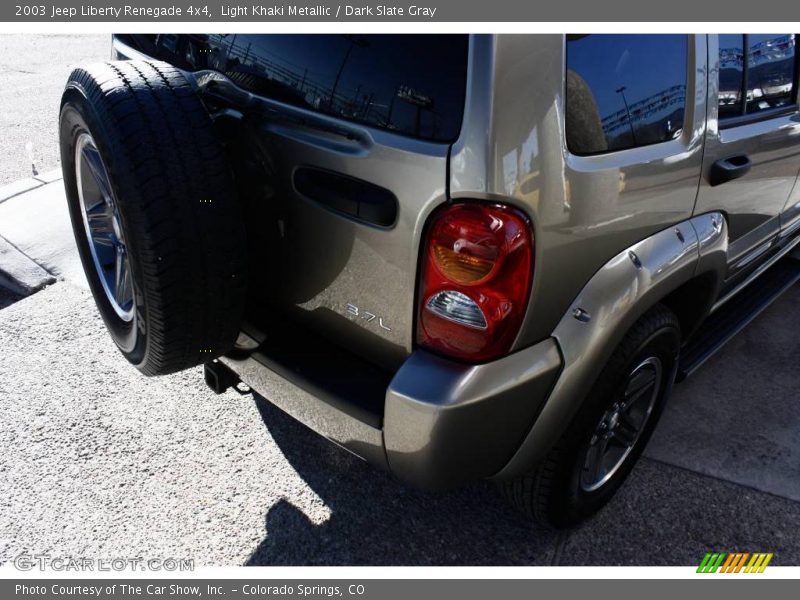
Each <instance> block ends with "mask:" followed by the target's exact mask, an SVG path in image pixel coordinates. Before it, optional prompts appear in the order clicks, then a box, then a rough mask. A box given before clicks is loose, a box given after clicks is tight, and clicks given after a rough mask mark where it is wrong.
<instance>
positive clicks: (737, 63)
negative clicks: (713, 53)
mask: <svg viewBox="0 0 800 600" xmlns="http://www.w3.org/2000/svg"><path fill="white" fill-rule="evenodd" d="M743 82H744V36H743V35H731V34H724V35H720V36H719V96H718V98H719V118H720V119H724V118H726V117H732V116H737V115H741V114H742V87H743V85H744V83H743Z"/></svg>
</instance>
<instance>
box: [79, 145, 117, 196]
mask: <svg viewBox="0 0 800 600" xmlns="http://www.w3.org/2000/svg"><path fill="white" fill-rule="evenodd" d="M83 159H84V161H85V162H86V166H87V167H89V171H90V172H91V173H92V177H93V178H94V180H95V183H97V187H98V188H99V190H100V194H101V195H102V196H103V198H110V197H111V190H110V188H109V185H108V176H107V175H106V170H105V168H104V167H103V161H102V160H101V158H100V153H99V152H98V151H97V148H95V147H94V146H89V145H87V146H85V147H84V148H83Z"/></svg>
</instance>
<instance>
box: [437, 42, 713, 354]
mask: <svg viewBox="0 0 800 600" xmlns="http://www.w3.org/2000/svg"><path fill="white" fill-rule="evenodd" d="M706 56H707V53H706V38H705V36H689V44H688V61H689V64H688V65H687V73H688V81H687V93H686V98H687V106H686V111H685V121H684V126H683V131H682V133H681V134H680V136H679V137H678V138H676V139H674V140H671V141H668V142H663V143H660V144H654V145H650V146H643V147H639V148H632V149H629V150H622V151H617V152H609V153H607V154H601V155H597V156H576V155H573V154H571V153H570V152H569V150H568V149H567V147H566V141H565V140H566V137H565V132H564V127H565V123H564V114H565V105H564V102H565V99H564V94H565V76H564V74H565V68H566V46H565V37H564V36H561V35H500V36H497V37H484V36H476V37H474V38H473V40H472V52H471V69H470V78H469V82H468V93H467V105H466V114H465V125H464V127H463V128H462V133H461V137H460V139H459V140H458V141H457V142H456V144H455V145H454V148H453V151H452V159H451V175H450V193H451V196H452V197H453V198H454V199H456V198H480V199H486V200H496V201H502V202H508V203H510V204H513V205H516V206H518V207H519V208H521V209H523V210H524V211H526V212H527V213H528V214H529V215H530V217H531V219H532V221H533V227H534V236H535V249H536V255H535V266H534V280H533V288H532V292H531V301H530V304H529V307H528V312H527V315H526V319H525V321H524V323H523V327H522V329H521V331H520V334H519V336H518V338H517V341H516V348H522V347H525V346H528V345H530V344H532V343H534V342H536V341H538V340H540V339H542V338H544V337H546V336H548V335H550V334H551V333H552V331H553V329H554V328H555V326H556V324H557V323H558V322H559V320H560V319H561V317H562V316H563V314H564V312H565V311H566V310H567V309H568V307H569V305H570V303H571V302H572V300H573V299H574V298H575V296H576V295H577V294H578V292H579V291H580V290H581V288H582V287H583V286H584V284H585V283H586V282H587V281H588V280H589V279H590V278H591V276H592V275H593V274H594V273H595V272H596V271H597V270H598V269H599V268H600V267H601V266H602V265H604V264H605V263H606V262H607V261H608V260H609V259H611V258H612V257H613V256H614V255H616V254H617V253H618V252H620V251H621V250H622V249H624V248H626V247H628V246H630V245H632V244H634V243H636V242H638V241H639V240H642V239H644V238H646V237H647V236H649V235H651V234H653V233H655V232H657V231H659V230H662V229H664V228H666V227H668V226H670V225H672V224H675V223H677V222H680V221H682V220H685V219H687V218H689V217H690V216H691V215H692V213H693V210H694V204H695V199H696V195H697V189H698V185H699V179H700V173H701V162H702V148H703V138H704V134H705V114H706V79H707V77H706Z"/></svg>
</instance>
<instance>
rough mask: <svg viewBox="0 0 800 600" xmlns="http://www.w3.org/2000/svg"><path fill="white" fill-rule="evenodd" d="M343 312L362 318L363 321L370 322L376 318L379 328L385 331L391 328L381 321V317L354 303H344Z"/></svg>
mask: <svg viewBox="0 0 800 600" xmlns="http://www.w3.org/2000/svg"><path fill="white" fill-rule="evenodd" d="M345 312H346V313H347V314H348V315H349V316H351V317H355V318H357V319H364V320H365V321H367V323H371V322H372V321H374V320H375V319H377V320H378V327H380V328H381V329H385V330H386V331H391V330H392V328H391V327H389V326H388V325H386V324H385V323H384V322H383V317H379V316H378V315H376V314H374V313H371V312H369V311H368V310H361V309H360V308H358V307H357V306H356V305H355V304H346V305H345Z"/></svg>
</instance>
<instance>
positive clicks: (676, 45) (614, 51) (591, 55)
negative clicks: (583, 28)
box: [566, 35, 688, 154]
mask: <svg viewBox="0 0 800 600" xmlns="http://www.w3.org/2000/svg"><path fill="white" fill-rule="evenodd" d="M687 60H688V58H687V37H686V36H685V35H581V36H568V38H567V67H568V72H567V91H566V94H567V115H566V116H567V141H568V144H569V147H570V150H571V151H572V152H575V153H578V154H593V153H597V152H605V151H611V150H621V149H624V148H631V147H634V146H644V145H647V144H655V143H658V142H663V141H665V140H670V139H673V138H675V137H677V136H678V135H679V133H680V131H681V129H682V127H683V116H684V110H685V106H686V67H687Z"/></svg>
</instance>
